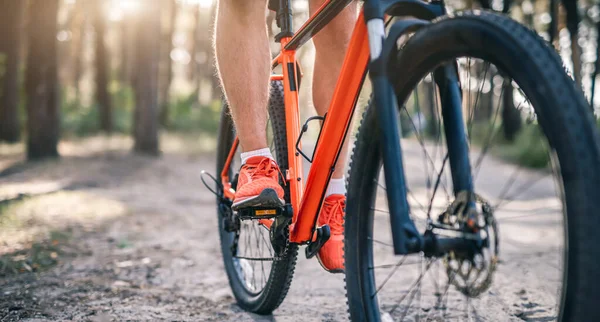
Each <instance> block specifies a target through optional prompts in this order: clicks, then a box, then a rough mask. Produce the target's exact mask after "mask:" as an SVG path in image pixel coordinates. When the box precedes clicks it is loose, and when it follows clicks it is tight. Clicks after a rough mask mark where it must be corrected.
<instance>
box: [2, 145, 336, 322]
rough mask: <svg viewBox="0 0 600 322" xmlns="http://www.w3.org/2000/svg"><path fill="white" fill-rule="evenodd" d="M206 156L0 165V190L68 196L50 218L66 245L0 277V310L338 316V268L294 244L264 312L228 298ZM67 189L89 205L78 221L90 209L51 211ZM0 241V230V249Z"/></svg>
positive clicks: (235, 317)
mask: <svg viewBox="0 0 600 322" xmlns="http://www.w3.org/2000/svg"><path fill="white" fill-rule="evenodd" d="M213 160H214V156H213V155H210V154H200V155H186V154H179V153H169V154H165V155H163V156H162V157H161V158H158V159H153V158H146V157H139V156H133V155H130V154H129V153H126V152H111V153H97V154H91V155H89V154H88V155H82V156H66V157H64V158H63V159H62V160H61V161H59V162H55V161H53V162H46V163H40V164H29V165H26V166H12V167H11V168H9V170H8V171H6V170H5V171H3V172H1V173H2V174H0V200H2V199H7V198H14V197H15V195H16V196H18V194H19V193H30V194H31V193H44V194H45V195H46V196H53V194H52V193H50V194H48V192H49V191H53V189H54V190H57V189H58V190H62V191H64V192H62V193H63V194H66V196H67V197H68V198H75V199H70V200H74V202H73V203H72V204H67V205H66V206H65V205H64V200H62V206H61V205H58V204H56V207H62V208H61V209H63V210H61V211H56V212H57V213H58V214H57V215H56V216H55V217H53V218H54V219H53V222H52V224H53V225H54V229H66V228H67V226H71V227H73V228H72V230H71V237H70V240H69V242H68V245H69V247H70V249H71V251H70V252H65V254H64V255H63V254H62V253H61V255H60V256H61V257H60V258H59V264H58V265H57V266H56V267H54V268H52V269H50V270H48V271H44V272H41V273H22V274H16V275H10V276H7V277H5V278H2V279H0V320H2V321H4V320H6V321H12V320H21V319H24V320H29V321H54V320H74V321H75V320H77V321H80V320H92V321H105V320H187V321H341V320H345V319H346V299H345V296H344V294H345V291H344V285H343V276H342V275H330V274H328V273H325V272H324V271H323V270H322V269H321V268H320V266H319V264H318V263H317V261H315V260H311V261H308V260H306V259H305V258H304V256H303V255H300V256H299V263H298V268H297V269H296V275H295V278H294V281H293V283H292V286H291V289H290V292H289V294H288V296H287V298H286V300H285V301H284V303H283V304H282V305H281V307H280V308H279V309H278V310H277V311H276V312H275V314H274V316H270V317H263V316H258V315H254V314H250V313H246V312H243V311H242V310H241V309H240V308H239V307H237V306H236V305H235V303H234V300H233V298H232V295H231V292H230V290H229V285H228V282H227V277H226V275H225V272H224V269H223V263H222V260H221V255H220V248H219V240H218V234H217V229H216V227H217V217H216V214H215V205H214V198H213V196H212V195H211V194H210V193H208V192H207V191H206V190H205V189H204V187H203V186H202V184H201V181H200V171H201V170H202V169H207V170H210V171H214V162H213ZM4 166H7V165H6V164H4ZM1 170H2V169H0V171H1ZM40 187H45V189H47V191H43V190H42V191H40V189H41V188H40ZM36 189H37V190H36ZM72 194H77V195H76V197H73V196H72ZM82 195H83V196H85V197H81V196H82ZM77 198H84V199H77ZM50 200H52V199H50ZM77 200H80V201H81V200H84V202H81V203H83V204H84V206H85V205H87V206H89V207H90V208H91V209H88V210H89V211H88V212H89V213H92V214H94V215H93V216H92V217H93V219H94V220H92V221H91V222H92V223H91V224H89V225H88V226H86V224H84V223H86V222H90V220H84V221H77V220H71V221H68V220H64V221H61V220H62V219H61V218H63V217H61V214H65V213H69V212H70V210H71V209H73V208H74V207H81V206H82V205H81V204H79V205H77V204H75V202H76V201H77ZM93 200H96V201H98V200H100V202H93ZM108 205H110V207H114V208H111V209H124V210H122V211H120V212H119V213H118V214H117V215H115V212H114V211H109V212H107V211H101V209H99V208H102V207H108ZM52 206H53V203H52V201H46V203H44V204H43V206H42V210H43V211H45V210H44V209H46V210H47V211H48V212H52V211H51V207H52ZM120 207H122V208H120ZM38 208H39V207H38ZM0 210H1V209H0ZM80 212H86V210H81V211H80ZM86 218H87V217H86ZM3 247H5V249H4V250H3V249H2V248H3ZM6 247H8V246H7V243H6V242H5V243H4V246H3V244H2V241H1V240H0V253H5V252H7V248H6ZM301 254H303V252H302V253H301Z"/></svg>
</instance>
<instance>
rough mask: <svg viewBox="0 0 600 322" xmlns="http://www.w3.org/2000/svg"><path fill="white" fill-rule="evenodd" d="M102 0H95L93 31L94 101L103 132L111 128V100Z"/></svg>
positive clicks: (109, 130) (109, 131) (110, 130)
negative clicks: (94, 48)
mask: <svg viewBox="0 0 600 322" xmlns="http://www.w3.org/2000/svg"><path fill="white" fill-rule="evenodd" d="M102 3H103V1H102V0H96V1H95V3H94V4H95V6H94V31H95V34H96V39H95V40H96V55H95V63H96V103H97V104H98V111H99V115H100V129H101V130H102V131H104V132H105V133H111V132H112V130H113V121H112V102H111V98H110V94H109V93H108V81H109V80H108V73H109V70H108V69H109V67H108V57H107V56H108V51H107V50H106V45H105V43H104V34H105V31H106V22H105V18H104V15H103V11H102Z"/></svg>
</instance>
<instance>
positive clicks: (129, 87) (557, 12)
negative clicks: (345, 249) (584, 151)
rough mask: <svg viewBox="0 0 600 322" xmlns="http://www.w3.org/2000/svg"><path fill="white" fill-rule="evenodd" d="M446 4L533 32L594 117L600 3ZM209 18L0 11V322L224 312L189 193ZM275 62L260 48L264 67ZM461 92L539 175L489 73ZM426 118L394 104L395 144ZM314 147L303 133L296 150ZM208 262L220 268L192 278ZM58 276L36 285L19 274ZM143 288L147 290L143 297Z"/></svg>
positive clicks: (138, 1) (210, 149) (217, 108)
mask: <svg viewBox="0 0 600 322" xmlns="http://www.w3.org/2000/svg"><path fill="white" fill-rule="evenodd" d="M248 1H250V0H248ZM446 2H447V5H448V7H449V10H450V11H455V10H463V9H470V8H473V9H479V8H489V9H491V10H495V11H498V12H504V13H505V14H508V15H510V16H511V17H513V18H514V19H516V20H518V21H520V22H522V23H523V24H525V25H527V26H528V27H530V28H532V29H535V30H536V31H537V32H538V33H539V35H540V36H542V37H543V38H544V39H546V40H547V41H548V42H549V44H550V45H551V46H554V47H555V48H556V50H557V51H558V52H559V53H560V55H561V56H562V58H563V60H564V64H565V68H566V69H567V70H568V71H569V73H570V74H571V76H572V77H573V78H574V79H575V81H576V82H577V84H578V85H579V86H581V89H582V90H583V92H584V93H585V94H586V97H587V98H588V100H589V101H592V102H593V103H594V104H593V109H595V110H597V109H598V108H600V97H599V96H600V95H599V94H600V93H598V86H596V85H595V78H596V74H597V71H598V70H599V69H600V68H599V66H598V50H599V47H598V46H597V44H598V39H599V33H598V27H599V24H600V0H579V1H569V0H564V1H561V0H513V1H511V2H506V0H504V1H503V0H479V1H478V0H447V1H446ZM293 6H294V19H295V29H297V28H298V27H299V26H300V25H301V24H302V23H303V22H304V21H305V20H306V19H307V17H308V1H306V0H294V1H293ZM215 9H216V0H0V288H2V289H3V293H2V294H0V320H2V319H3V316H11V317H15V318H16V319H18V318H23V317H36V316H40V314H41V315H42V316H44V314H46V315H45V316H47V317H51V318H56V319H75V320H76V319H78V318H84V317H85V316H87V315H86V314H89V313H90V312H92V311H94V312H96V311H98V312H99V309H98V307H106V306H107V305H108V303H109V302H110V301H112V300H114V299H121V300H122V298H123V297H126V296H125V295H127V294H129V295H131V294H133V295H136V294H137V295H140V296H138V297H136V296H133V297H132V298H133V300H131V301H132V302H131V303H129V304H127V305H128V306H127V308H122V311H118V310H121V309H119V307H117V306H115V307H113V308H112V309H111V310H113V311H112V312H113V313H115V312H117V313H119V312H121V313H122V312H129V311H127V310H128V308H129V309H131V307H134V306H135V305H138V304H139V305H141V304H143V305H147V303H149V302H148V301H150V300H149V298H151V302H150V303H156V304H157V305H156V306H157V307H162V306H161V305H158V303H159V302H160V301H158V300H157V301H158V302H152V301H155V297H153V296H156V297H159V298H160V299H161V301H163V302H164V301H166V302H167V303H170V304H169V305H171V306H169V307H168V308H169V310H170V311H169V310H166V311H165V310H163V311H160V312H158V311H154V308H149V307H146V308H145V309H144V311H143V312H136V313H135V315H130V316H128V315H127V314H126V313H123V315H118V316H120V317H122V318H124V319H128V318H134V319H138V318H139V319H156V318H165V319H182V317H183V316H184V315H178V312H179V313H181V312H185V314H188V313H189V314H191V313H197V314H204V313H206V310H212V311H214V312H217V313H219V312H221V313H222V312H224V311H228V308H229V305H230V303H231V302H232V299H231V296H230V295H228V294H229V293H228V292H229V291H228V286H227V281H226V278H225V276H224V273H223V270H222V265H220V259H219V256H220V255H219V254H220V250H219V249H218V237H216V229H215V227H216V225H217V223H216V220H217V219H216V215H215V211H214V209H213V208H214V197H213V196H212V195H211V194H209V193H207V192H206V191H205V190H203V187H202V186H201V178H200V170H202V169H207V170H209V171H214V167H215V166H214V162H215V160H214V149H215V147H216V135H217V128H218V125H219V124H218V123H219V117H220V113H221V104H222V103H221V100H222V95H221V90H220V87H219V83H218V79H217V77H216V71H215V68H214V62H215V58H214V55H213V52H212V39H211V37H212V28H213V24H214V13H215ZM265 20H266V21H267V25H268V29H269V33H270V34H271V35H273V34H274V33H277V30H278V29H277V26H276V25H275V22H274V15H273V13H272V12H265ZM278 48H279V47H278V44H275V43H273V44H272V50H273V53H274V54H275V53H276V52H277V51H278ZM298 57H299V59H300V62H301V64H302V66H303V71H304V77H303V81H302V87H301V89H300V93H301V94H300V107H301V112H302V117H301V120H305V119H306V118H307V117H308V116H310V115H312V114H314V111H313V107H312V102H311V93H310V92H311V78H312V62H313V57H314V49H313V47H312V44H310V43H309V44H307V45H306V46H304V47H302V48H301V49H300V50H299V52H298ZM275 72H277V71H275ZM473 82H474V83H473V84H472V86H471V88H470V89H473V90H477V89H479V88H481V89H482V98H481V105H482V106H483V107H482V110H484V111H487V113H484V114H482V115H479V116H477V117H478V118H479V119H480V120H483V121H489V118H490V117H491V116H492V115H493V114H494V112H495V111H494V109H495V108H496V109H498V108H502V109H503V111H508V112H507V113H503V115H506V117H505V118H504V119H503V122H502V124H503V125H502V126H504V129H503V132H502V133H503V138H502V144H503V145H502V146H501V147H502V149H500V150H498V151H496V156H499V157H501V158H504V159H506V160H507V161H509V162H513V163H517V164H520V165H524V166H526V167H530V168H546V167H547V166H548V154H547V150H546V148H544V147H543V146H538V145H533V146H534V147H535V149H532V148H531V147H532V144H531V142H534V141H535V142H537V141H536V140H539V138H540V134H539V131H538V130H537V127H536V126H531V127H528V126H525V125H523V124H525V123H527V122H526V121H527V120H524V119H521V118H511V115H513V114H511V113H510V111H511V109H514V107H515V104H514V103H515V101H518V99H519V98H518V97H516V96H515V97H513V96H504V95H513V91H502V90H501V88H500V87H502V83H503V78H502V77H501V76H500V75H499V74H498V71H497V70H492V71H491V72H490V73H489V74H485V75H478V77H474V80H473ZM431 84H432V83H431V81H429V82H427V81H426V82H423V83H422V85H420V86H421V87H420V88H419V91H420V92H423V93H427V92H428V91H431V90H432V89H433V87H432V85H431ZM369 87H370V85H369V84H366V86H365V88H364V91H363V95H361V99H360V100H359V112H360V110H362V109H363V108H364V107H365V105H366V103H367V101H368V97H369V93H370V88H369ZM594 94H595V95H594ZM465 95H470V93H465ZM501 95H502V97H501ZM423 96H424V97H426V96H427V95H423ZM498 102H503V103H506V104H499V103H498ZM415 104H422V107H421V106H419V107H415ZM431 106H433V102H431V101H426V100H422V101H421V102H420V103H419V102H416V101H414V100H413V99H411V100H410V101H409V102H408V103H407V107H408V110H410V111H411V113H412V112H415V111H423V114H424V116H425V118H423V120H422V118H421V116H420V115H416V117H417V119H416V120H409V119H407V118H408V116H407V115H406V114H402V115H401V116H402V117H403V121H404V123H403V124H404V125H405V126H404V127H403V129H404V130H405V133H404V134H405V135H406V136H411V126H409V125H408V124H409V123H412V124H413V125H414V124H415V123H416V126H415V128H418V129H422V128H426V129H427V131H429V132H430V134H432V132H436V131H438V130H439V129H436V128H435V127H432V126H430V125H435V122H432V118H434V117H435V116H434V113H431V112H427V111H428V109H429V110H430V109H431ZM500 106H502V107H500ZM465 108H469V107H468V106H467V107H465ZM357 115H360V114H357ZM412 115H415V114H414V113H412ZM355 123H356V122H355ZM316 136H317V133H316V129H315V131H313V133H311V135H307V136H305V138H304V140H306V142H305V144H307V145H309V146H310V144H311V142H312V144H314V140H315V139H316ZM476 143H477V142H476ZM130 151H133V152H135V153H130ZM59 156H60V158H57V157H59ZM157 156H160V157H157ZM207 258H209V259H211V261H210V263H212V262H213V261H219V265H211V266H210V267H209V266H204V267H202V268H201V269H200V270H199V269H198V267H199V266H196V265H200V264H199V263H202V262H204V263H206V262H207V261H206V259H207ZM57 265H58V267H59V269H58V270H56V271H53V273H52V274H50V275H44V276H42V277H40V276H37V275H31V273H38V272H43V271H45V270H47V269H49V268H51V267H55V266H57ZM310 265H315V267H314V274H322V272H321V271H320V269H319V268H318V267H316V265H317V264H315V263H314V261H313V262H312V264H310ZM28 274H29V275H28ZM21 276H24V277H21ZM90 276H94V277H93V279H92V278H91V277H90ZM32 281H35V283H34V282H32ZM316 281H318V279H317V280H315V282H312V281H304V282H303V283H304V284H305V285H306V286H305V287H306V288H310V289H311V290H314V289H319V288H322V289H323V291H322V292H323V293H319V294H320V295H323V296H327V295H328V293H327V292H330V291H329V290H328V284H327V283H324V284H322V285H319V284H315V283H316ZM25 286H27V287H25ZM152 286H160V287H159V288H154V289H152V292H151V295H148V294H150V293H147V292H145V291H144V290H145V289H148V288H152ZM49 288H52V289H53V290H56V291H55V292H54V293H52V294H51V295H48V296H49V298H47V299H46V301H38V299H37V298H36V297H35V296H37V295H35V294H38V293H36V290H38V291H40V292H42V293H43V292H45V291H46V290H47V289H49ZM123 290H126V291H127V292H129V293H127V294H125V295H124V293H122V292H124V291H123ZM331 292H333V291H331ZM200 293H202V294H211V295H210V296H208V295H206V296H208V300H206V302H202V303H205V304H206V305H205V307H210V308H207V309H206V310H205V311H197V312H196V311H194V310H195V309H194V308H190V307H189V305H188V304H190V303H193V304H194V305H193V306H194V307H197V305H196V304H197V303H198V301H204V298H203V299H200V300H199V298H198V296H200ZM44 294H46V293H44ZM156 294H158V295H156ZM319 294H317V295H315V294H314V293H313V294H312V295H311V297H318V296H319ZM338 295H339V294H338ZM202 296H205V295H202ZM227 296H229V298H228V297H227ZM302 296H304V295H302ZM94 301H95V302H94ZM136 301H137V302H136ZM296 302H301V301H296ZM15 303H21V304H18V305H15ZM57 303H58V304H57ZM61 303H62V304H61ZM81 303H84V304H81ZM86 303H87V304H86ZM89 303H91V304H89ZM110 303H111V307H112V303H113V302H110ZM340 303H341V301H340ZM61 305H63V306H61ZM78 305H79V306H82V305H83V306H85V308H84V309H82V308H81V307H78ZM66 308H69V309H66ZM61 310H62V311H61ZM86 310H87V311H86ZM115 310H116V311H115ZM156 310H158V309H156ZM212 311H211V312H212ZM40 312H41V313H40ZM233 312H234V313H231V314H233V315H234V316H235V314H238V313H235V312H236V311H235V310H234V311H233ZM117 313H115V314H117ZM121 313H119V314H121ZM221 313H219V314H221ZM2 314H6V315H2ZM61 314H62V315H61ZM69 314H70V315H69ZM94 314H95V313H94ZM144 314H145V315H144ZM153 314H154V315H153ZM170 314H171V315H170ZM182 314H183V313H182ZM206 314H208V313H206ZM215 314H216V313H215ZM228 314H229V313H228ZM334 319H335V318H334Z"/></svg>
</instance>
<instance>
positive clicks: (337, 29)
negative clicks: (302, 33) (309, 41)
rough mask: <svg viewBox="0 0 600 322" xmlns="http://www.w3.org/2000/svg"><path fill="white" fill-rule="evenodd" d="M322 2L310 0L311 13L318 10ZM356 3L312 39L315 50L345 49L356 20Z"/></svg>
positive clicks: (320, 0)
mask: <svg viewBox="0 0 600 322" xmlns="http://www.w3.org/2000/svg"><path fill="white" fill-rule="evenodd" d="M322 3H323V0H311V11H313V10H315V11H316V9H313V8H315V7H316V8H318V7H319V6H320V5H321V4H322ZM357 11H358V7H357V3H356V1H354V2H353V3H351V4H350V5H348V7H346V8H345V9H344V10H343V11H342V12H340V14H338V16H337V17H335V18H334V19H333V20H332V21H331V22H330V23H329V24H327V26H325V27H324V28H323V30H321V31H320V32H319V33H318V34H317V35H316V36H315V37H314V39H313V41H314V44H315V48H316V49H317V50H318V51H319V50H321V49H327V48H329V47H332V46H334V47H343V48H345V47H346V46H347V45H348V43H349V42H350V38H351V36H352V30H353V28H354V24H355V22H356V18H357V14H358V13H357Z"/></svg>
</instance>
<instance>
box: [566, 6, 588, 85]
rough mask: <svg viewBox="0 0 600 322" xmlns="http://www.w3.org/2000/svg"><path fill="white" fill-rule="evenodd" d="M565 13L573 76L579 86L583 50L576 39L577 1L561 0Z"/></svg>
mask: <svg viewBox="0 0 600 322" xmlns="http://www.w3.org/2000/svg"><path fill="white" fill-rule="evenodd" d="M562 3H563V6H564V8H565V11H566V14H567V29H568V30H569V34H570V35H571V60H572V62H573V78H575V83H577V85H578V86H580V87H581V53H582V52H583V50H582V49H581V46H579V42H578V41H577V40H578V38H579V22H580V20H581V18H580V17H579V12H578V9H577V2H576V1H573V0H562Z"/></svg>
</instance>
